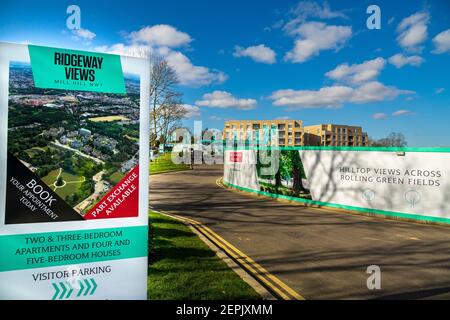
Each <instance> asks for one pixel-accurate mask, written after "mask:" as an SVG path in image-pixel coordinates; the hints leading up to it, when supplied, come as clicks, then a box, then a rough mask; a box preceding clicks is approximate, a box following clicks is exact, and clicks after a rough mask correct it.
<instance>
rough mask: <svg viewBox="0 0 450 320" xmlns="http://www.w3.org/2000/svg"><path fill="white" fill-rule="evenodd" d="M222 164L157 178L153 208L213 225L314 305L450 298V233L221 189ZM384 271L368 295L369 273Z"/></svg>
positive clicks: (152, 194)
mask: <svg viewBox="0 0 450 320" xmlns="http://www.w3.org/2000/svg"><path fill="white" fill-rule="evenodd" d="M220 176H222V167H221V166H196V167H195V170H193V171H183V172H176V173H169V174H161V175H156V176H151V177H150V188H151V191H150V203H151V205H152V206H154V208H155V209H156V210H164V211H167V212H171V213H175V214H178V215H181V216H185V217H189V218H192V219H194V220H197V221H199V222H202V223H204V224H206V225H207V226H208V227H210V228H211V229H212V230H214V231H215V232H216V233H218V234H219V235H220V236H222V237H223V238H224V239H225V240H227V241H229V242H230V243H231V244H233V245H234V246H235V247H237V248H238V249H240V250H241V251H243V252H244V253H246V254H247V255H248V256H250V257H251V258H252V259H253V260H255V261H256V262H258V263H259V264H261V265H262V266H263V267H265V268H266V269H267V270H269V271H270V272H271V273H273V274H274V275H276V276H277V277H279V278H280V279H281V280H283V281H284V282H285V283H286V284H288V285H289V286H290V287H292V288H293V289H294V290H296V291H297V292H298V293H300V294H301V295H302V296H303V297H305V298H306V299H374V298H382V299H450V227H446V226H434V225H425V224H419V223H413V222H403V221H395V220H387V219H384V218H377V217H368V216H362V215H353V214H346V213H342V212H333V211H329V210H320V209H315V208H307V207H303V206H300V205H295V204H290V203H285V202H280V201H276V200H273V199H267V198H262V197H257V196H255V195H248V194H245V193H242V192H236V191H230V190H227V189H223V188H221V187H219V186H217V185H216V179H217V178H219V177H220ZM370 265H378V266H380V268H381V289H380V290H368V289H367V286H366V281H367V278H368V276H369V275H368V274H367V273H366V270H367V267H368V266H370Z"/></svg>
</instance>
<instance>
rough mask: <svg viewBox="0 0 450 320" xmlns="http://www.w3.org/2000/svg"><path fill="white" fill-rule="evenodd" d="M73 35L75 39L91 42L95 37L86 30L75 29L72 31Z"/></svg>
mask: <svg viewBox="0 0 450 320" xmlns="http://www.w3.org/2000/svg"><path fill="white" fill-rule="evenodd" d="M72 33H73V35H74V36H75V38H77V39H82V40H87V41H91V40H92V39H94V38H95V37H96V34H95V33H94V32H92V31H90V30H88V29H76V30H72Z"/></svg>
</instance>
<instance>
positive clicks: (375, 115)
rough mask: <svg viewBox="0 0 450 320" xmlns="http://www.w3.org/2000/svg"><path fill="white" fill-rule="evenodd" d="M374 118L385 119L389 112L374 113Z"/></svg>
mask: <svg viewBox="0 0 450 320" xmlns="http://www.w3.org/2000/svg"><path fill="white" fill-rule="evenodd" d="M372 118H374V119H375V120H384V119H386V118H387V114H386V113H382V112H378V113H375V114H373V115H372Z"/></svg>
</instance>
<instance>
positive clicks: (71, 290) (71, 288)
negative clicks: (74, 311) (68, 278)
mask: <svg viewBox="0 0 450 320" xmlns="http://www.w3.org/2000/svg"><path fill="white" fill-rule="evenodd" d="M67 285H68V286H69V288H70V289H69V292H68V293H67V296H66V299H69V298H70V296H71V295H72V292H73V286H72V284H70V283H68V284H67Z"/></svg>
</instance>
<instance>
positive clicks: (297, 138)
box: [223, 120, 303, 146]
mask: <svg viewBox="0 0 450 320" xmlns="http://www.w3.org/2000/svg"><path fill="white" fill-rule="evenodd" d="M273 130H275V131H276V132H277V133H278V144H279V145H280V146H302V145H303V141H302V140H303V128H302V121H301V120H242V121H240V120H236V121H226V122H225V128H224V132H223V138H224V139H225V140H241V141H244V140H248V141H251V142H253V143H256V142H257V141H262V140H263V139H264V138H265V139H268V140H270V137H268V136H266V137H263V135H264V134H266V135H270V132H271V131H272V132H273Z"/></svg>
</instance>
